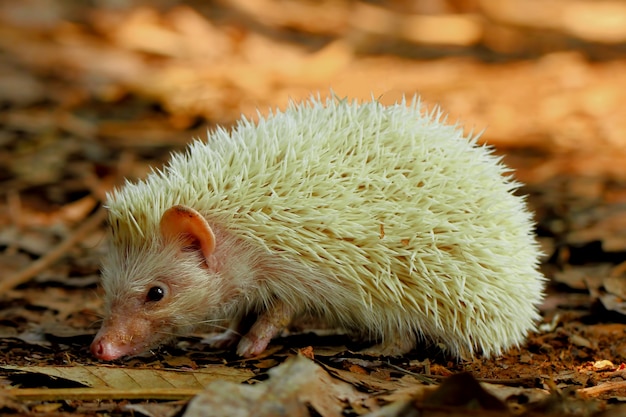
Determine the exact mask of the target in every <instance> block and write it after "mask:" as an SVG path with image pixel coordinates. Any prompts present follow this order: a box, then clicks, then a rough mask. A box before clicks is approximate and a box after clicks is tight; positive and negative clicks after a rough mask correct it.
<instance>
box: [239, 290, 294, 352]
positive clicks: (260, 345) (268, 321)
mask: <svg viewBox="0 0 626 417" xmlns="http://www.w3.org/2000/svg"><path fill="white" fill-rule="evenodd" d="M293 316H294V311H293V308H291V307H289V306H288V305H287V304H285V303H284V302H282V301H277V302H275V303H274V304H273V305H272V306H271V307H270V308H269V309H268V310H267V311H264V312H263V313H261V314H259V316H258V318H257V320H256V322H254V324H253V325H252V327H251V328H250V331H249V332H248V333H246V335H244V336H243V337H242V338H241V341H240V342H239V345H238V346H237V354H238V355H239V356H243V357H244V358H251V357H253V356H257V355H259V354H261V353H262V352H263V351H264V350H265V348H266V347H267V345H268V344H269V343H270V341H271V340H272V339H273V338H274V337H276V336H277V335H278V334H279V333H280V332H281V331H282V330H283V329H284V328H285V327H287V325H289V323H291V320H292V318H293Z"/></svg>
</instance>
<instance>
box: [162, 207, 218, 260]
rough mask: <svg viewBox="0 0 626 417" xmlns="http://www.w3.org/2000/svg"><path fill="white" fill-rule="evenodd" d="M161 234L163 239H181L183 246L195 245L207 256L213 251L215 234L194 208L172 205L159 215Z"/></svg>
mask: <svg viewBox="0 0 626 417" xmlns="http://www.w3.org/2000/svg"><path fill="white" fill-rule="evenodd" d="M160 228H161V235H162V236H163V237H164V238H165V239H170V240H178V241H182V242H183V244H184V245H185V246H188V245H197V246H199V247H200V250H201V251H202V254H203V255H204V257H205V258H208V257H209V256H210V255H211V254H212V253H213V251H215V235H214V234H213V230H211V226H209V223H208V222H207V221H206V219H205V218H204V217H202V215H201V214H200V213H198V212H197V211H196V210H194V209H192V208H190V207H186V206H173V207H170V208H169V209H167V210H166V211H165V213H163V216H162V217H161V223H160Z"/></svg>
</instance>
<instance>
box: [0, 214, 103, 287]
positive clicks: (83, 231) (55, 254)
mask: <svg viewBox="0 0 626 417" xmlns="http://www.w3.org/2000/svg"><path fill="white" fill-rule="evenodd" d="M106 214H107V212H106V210H105V209H104V207H100V208H99V209H98V210H97V211H96V212H95V213H94V214H92V215H91V217H90V218H88V219H87V220H86V221H85V222H84V223H83V224H82V225H80V226H79V227H78V228H77V229H76V230H74V232H73V233H72V234H71V235H70V236H68V237H67V238H66V239H65V240H64V241H63V242H61V243H60V244H59V245H58V246H57V247H56V248H54V249H53V250H52V251H50V252H48V253H47V254H46V255H45V256H43V257H41V258H39V259H38V260H36V261H35V262H33V263H32V264H31V265H30V266H28V267H27V268H26V269H24V270H22V271H20V272H18V273H17V274H15V275H13V276H9V277H8V278H5V279H4V280H2V281H1V282H0V297H1V296H3V295H4V294H6V292H7V291H9V290H11V289H13V288H15V287H17V286H18V285H20V284H23V283H25V282H28V281H29V280H31V279H32V278H33V277H34V276H36V275H37V274H39V273H40V272H42V271H43V270H45V269H46V268H48V267H49V266H50V265H52V264H54V263H55V262H56V261H57V260H58V259H59V258H61V257H62V256H63V255H64V254H65V253H66V252H67V251H68V250H69V249H70V248H71V247H72V246H74V245H75V244H76V243H78V242H79V241H80V240H81V239H83V238H85V237H86V236H88V235H89V234H90V233H91V232H92V231H93V230H94V229H96V228H97V227H99V226H100V225H101V224H102V222H103V221H104V220H105V218H106Z"/></svg>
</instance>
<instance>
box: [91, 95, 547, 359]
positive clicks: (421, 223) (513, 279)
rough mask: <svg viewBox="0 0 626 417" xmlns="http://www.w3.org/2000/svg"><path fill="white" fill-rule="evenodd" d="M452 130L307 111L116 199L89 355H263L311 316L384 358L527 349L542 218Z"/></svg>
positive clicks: (246, 127)
mask: <svg viewBox="0 0 626 417" xmlns="http://www.w3.org/2000/svg"><path fill="white" fill-rule="evenodd" d="M443 121H445V120H442V115H441V113H440V112H439V111H436V112H433V113H430V114H427V115H424V114H423V113H422V111H421V110H420V104H419V101H418V100H413V102H412V103H406V102H402V103H399V104H395V105H392V106H388V107H386V106H384V105H382V104H380V103H378V102H375V101H372V102H367V103H361V104H359V103H356V102H348V101H346V100H337V99H328V100H327V101H326V102H322V101H321V100H319V99H311V100H310V101H308V102H305V103H302V104H293V103H292V104H291V105H290V106H289V108H288V109H287V110H286V111H284V112H276V113H275V114H271V115H270V116H269V117H267V118H261V119H260V120H259V122H258V123H256V124H255V123H253V122H250V121H248V120H246V119H243V120H242V121H240V122H239V123H238V124H237V125H236V127H235V128H234V129H233V130H232V131H231V132H228V131H226V130H224V129H221V128H220V129H217V130H216V131H215V132H213V133H211V134H210V135H209V138H208V140H207V141H206V142H205V143H203V142H199V141H197V142H195V143H193V144H191V146H190V147H189V149H188V151H187V152H186V153H184V154H175V155H173V157H172V159H171V161H170V163H169V165H167V166H166V167H165V168H164V169H163V170H161V171H156V172H153V173H151V174H150V175H149V176H148V178H147V179H146V180H144V181H141V182H138V183H136V184H131V183H128V184H126V185H125V186H124V187H123V188H122V189H119V190H116V191H114V192H113V193H111V194H110V195H109V196H108V202H107V206H108V209H109V223H110V226H111V232H112V233H111V238H110V242H111V246H110V249H109V251H108V254H107V257H106V259H105V261H104V265H103V271H102V284H103V286H104V292H105V306H106V314H105V320H104V324H103V326H102V328H101V329H100V331H99V332H98V334H97V335H96V337H95V340H94V341H93V343H92V345H91V351H92V352H93V354H94V355H95V356H96V357H98V358H100V359H104V360H112V359H116V358H120V357H122V356H126V355H134V354H138V353H141V352H143V351H145V350H147V349H150V348H152V347H155V346H157V345H159V344H161V343H163V342H165V341H167V340H169V339H171V338H173V337H175V336H177V335H185V334H189V333H190V332H192V331H194V330H207V329H209V330H216V329H225V328H226V327H224V326H228V330H227V331H226V332H225V333H223V335H222V337H221V338H217V339H216V340H214V343H215V344H216V345H218V346H221V347H224V346H227V345H229V344H234V343H238V346H237V353H238V354H239V355H242V356H244V357H252V356H255V355H258V354H260V353H261V352H263V351H264V350H265V348H266V347H267V345H268V343H269V342H270V341H271V339H272V338H273V337H275V336H277V335H278V334H279V333H281V331H282V330H283V329H284V328H285V327H286V326H288V325H289V324H290V323H291V322H292V320H293V319H294V318H297V317H300V316H307V317H310V316H313V317H316V318H318V319H320V320H322V321H324V322H326V323H327V324H328V325H330V326H334V327H336V328H342V329H345V330H347V331H349V332H352V333H353V334H355V335H357V336H360V337H362V338H364V339H367V340H372V341H376V342H378V343H380V345H379V346H377V347H375V348H373V350H374V351H376V352H379V353H381V354H385V355H401V354H403V353H406V352H408V351H410V350H411V349H413V348H414V347H415V346H416V344H417V342H418V341H420V340H421V339H423V338H426V339H427V340H429V341H431V342H436V343H441V344H442V345H443V346H444V347H445V348H446V349H447V350H448V351H449V352H450V353H452V354H454V355H457V356H461V357H468V356H471V355H472V354H474V353H478V352H482V353H483V354H484V355H492V354H500V353H501V352H502V351H503V350H504V349H506V348H508V347H511V346H515V345H519V344H520V343H521V342H523V340H524V338H525V335H526V333H527V332H528V331H529V330H531V329H533V327H534V322H535V321H536V320H537V319H538V318H539V314H538V312H537V305H538V304H539V303H540V302H541V300H542V297H543V287H544V278H543V277H542V275H541V274H540V273H539V272H538V270H537V266H538V256H539V250H538V246H537V244H536V242H535V240H534V237H533V234H532V230H533V222H532V220H531V214H530V213H529V212H528V210H527V208H526V205H525V202H524V199H523V198H521V197H518V196H515V195H514V194H513V192H514V191H515V190H516V189H517V188H518V183H516V182H515V181H514V180H513V179H512V178H511V176H510V172H509V170H508V169H507V168H506V167H505V166H503V165H502V164H501V163H500V159H499V158H498V157H496V156H494V155H492V154H491V151H490V150H489V149H488V148H485V147H483V146H477V144H476V137H473V138H465V137H464V136H463V134H462V132H461V131H460V130H459V129H458V128H457V127H454V126H448V125H445V124H444V123H443ZM250 317H253V319H254V320H253V322H252V323H253V324H252V325H251V326H247V327H246V326H245V325H243V324H242V323H247V322H249V320H248V319H249V318H250ZM244 318H248V319H247V320H243V319H244Z"/></svg>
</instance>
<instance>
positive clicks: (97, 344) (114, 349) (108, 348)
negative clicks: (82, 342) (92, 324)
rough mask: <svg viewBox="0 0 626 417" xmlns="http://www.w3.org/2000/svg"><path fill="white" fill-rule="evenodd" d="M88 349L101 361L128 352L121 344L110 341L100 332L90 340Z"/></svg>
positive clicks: (117, 357)
mask: <svg viewBox="0 0 626 417" xmlns="http://www.w3.org/2000/svg"><path fill="white" fill-rule="evenodd" d="M90 350H91V353H92V355H93V356H95V357H96V358H98V359H101V360H103V361H112V360H115V359H119V358H121V357H122V356H124V355H126V354H127V353H128V352H127V349H124V348H123V346H118V345H116V344H115V343H112V342H111V341H110V340H107V339H106V337H102V336H101V335H100V334H98V335H96V338H95V339H94V340H93V342H91V347H90Z"/></svg>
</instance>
